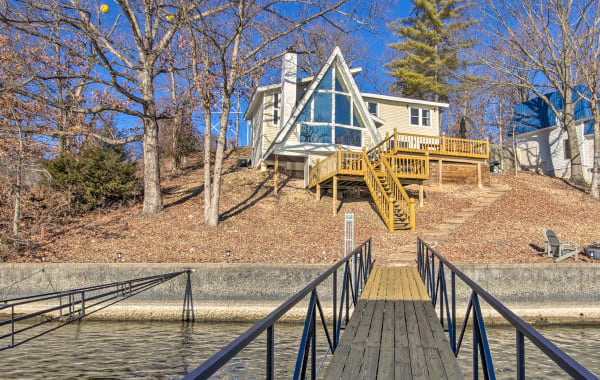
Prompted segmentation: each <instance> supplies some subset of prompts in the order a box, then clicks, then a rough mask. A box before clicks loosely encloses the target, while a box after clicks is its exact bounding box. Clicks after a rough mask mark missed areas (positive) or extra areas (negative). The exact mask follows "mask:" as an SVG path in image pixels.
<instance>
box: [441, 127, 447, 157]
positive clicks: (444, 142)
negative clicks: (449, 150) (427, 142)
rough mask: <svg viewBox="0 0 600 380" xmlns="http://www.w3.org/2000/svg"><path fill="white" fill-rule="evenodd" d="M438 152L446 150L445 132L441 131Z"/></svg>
mask: <svg viewBox="0 0 600 380" xmlns="http://www.w3.org/2000/svg"><path fill="white" fill-rule="evenodd" d="M440 152H441V153H445V152H446V132H442V145H441V146H440Z"/></svg>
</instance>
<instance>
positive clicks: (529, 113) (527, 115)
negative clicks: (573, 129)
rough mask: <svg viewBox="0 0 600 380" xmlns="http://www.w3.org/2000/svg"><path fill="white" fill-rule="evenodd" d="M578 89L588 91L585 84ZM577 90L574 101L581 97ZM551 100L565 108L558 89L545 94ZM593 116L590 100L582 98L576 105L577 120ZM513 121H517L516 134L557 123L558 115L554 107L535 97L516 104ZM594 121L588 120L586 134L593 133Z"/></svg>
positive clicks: (555, 105)
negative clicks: (553, 109)
mask: <svg viewBox="0 0 600 380" xmlns="http://www.w3.org/2000/svg"><path fill="white" fill-rule="evenodd" d="M575 88H576V89H577V91H579V92H581V93H585V92H588V90H587V88H586V87H585V86H576V87H575ZM577 91H573V97H572V99H573V101H574V102H575V101H577V100H578V99H579V94H578V93H577ZM545 96H546V97H547V98H548V100H550V102H551V103H552V105H554V107H555V108H556V109H557V110H559V111H560V110H562V109H563V108H564V103H563V99H562V96H561V95H560V94H559V93H558V91H554V92H550V93H548V94H545ZM591 117H592V112H591V107H590V102H588V101H587V100H585V99H582V100H580V101H579V102H578V103H577V104H576V105H575V120H586V119H589V118H591ZM513 123H516V124H517V125H516V128H515V134H520V133H525V132H532V131H535V130H538V129H542V128H547V127H552V126H555V125H556V115H555V114H554V112H552V109H550V107H549V106H548V104H547V103H546V102H545V101H544V100H542V98H540V97H537V96H536V97H535V98H533V99H530V100H528V101H526V102H524V103H519V104H517V105H516V106H515V113H514V116H513ZM592 125H593V122H592V121H591V120H588V121H587V122H586V123H585V125H584V134H586V135H590V134H593V133H594V131H593V128H592Z"/></svg>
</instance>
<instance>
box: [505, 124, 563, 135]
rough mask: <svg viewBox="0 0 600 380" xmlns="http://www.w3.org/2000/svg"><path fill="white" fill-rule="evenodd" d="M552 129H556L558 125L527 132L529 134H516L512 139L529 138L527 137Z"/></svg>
mask: <svg viewBox="0 0 600 380" xmlns="http://www.w3.org/2000/svg"><path fill="white" fill-rule="evenodd" d="M554 128H558V125H552V126H550V127H544V128H540V129H536V130H534V131H529V132H522V133H517V134H516V135H513V136H512V137H513V138H514V137H517V138H518V137H519V136H529V135H533V134H536V133H538V132H546V131H549V130H551V129H554Z"/></svg>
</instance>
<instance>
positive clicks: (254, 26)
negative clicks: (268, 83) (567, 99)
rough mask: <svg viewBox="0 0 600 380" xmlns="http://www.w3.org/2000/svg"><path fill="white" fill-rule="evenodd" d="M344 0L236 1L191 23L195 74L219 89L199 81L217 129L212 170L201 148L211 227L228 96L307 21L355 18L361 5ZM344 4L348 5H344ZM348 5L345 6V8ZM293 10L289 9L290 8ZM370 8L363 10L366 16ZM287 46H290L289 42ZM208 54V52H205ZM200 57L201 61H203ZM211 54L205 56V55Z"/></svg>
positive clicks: (205, 106) (215, 212)
mask: <svg viewBox="0 0 600 380" xmlns="http://www.w3.org/2000/svg"><path fill="white" fill-rule="evenodd" d="M348 4H349V2H348V1H347V0H337V1H331V0H317V1H311V2H309V3H305V2H302V1H291V2H287V3H286V7H281V4H278V3H277V2H269V1H247V0H236V1H235V2H234V6H232V7H231V8H228V9H227V10H225V11H223V12H221V13H220V14H219V17H218V19H217V18H216V17H198V19H199V22H198V23H195V24H194V25H192V26H191V30H192V31H193V33H194V36H195V37H194V38H193V40H196V41H198V42H196V43H195V48H197V49H199V51H202V52H203V53H202V54H196V57H197V58H196V64H199V65H200V66H201V69H199V70H198V74H197V75H198V76H199V77H200V76H202V77H203V78H212V79H214V78H218V82H220V83H221V85H220V86H219V87H218V92H217V93H214V92H211V91H210V89H213V88H214V81H213V80H205V81H197V83H199V85H201V86H206V87H205V88H202V89H200V90H199V92H200V93H201V94H202V95H201V97H202V99H203V114H204V118H205V134H206V133H207V132H208V131H210V128H211V125H212V117H213V113H212V108H214V107H218V112H219V122H218V124H219V131H218V139H217V149H216V152H215V161H214V168H213V170H212V173H211V171H210V150H208V149H206V148H205V151H204V153H205V158H204V178H205V179H204V193H205V198H204V199H205V203H204V210H205V223H206V225H207V226H210V227H215V226H217V225H218V223H219V202H220V191H221V175H222V169H223V157H224V150H225V141H226V133H227V128H228V124H229V119H230V111H231V106H232V96H233V95H234V94H235V93H236V91H237V90H238V88H239V86H240V85H241V83H242V82H243V81H244V80H246V81H247V82H248V83H253V82H254V81H253V80H252V79H249V78H252V77H256V76H257V75H259V74H261V73H262V72H263V70H264V69H265V67H268V65H270V64H272V63H273V62H274V61H276V60H278V59H279V58H281V57H282V56H283V55H284V54H285V53H286V52H287V51H288V50H295V49H294V48H290V49H288V48H287V47H286V44H290V43H292V42H293V41H294V39H293V34H294V33H296V32H300V31H301V30H302V28H303V27H304V26H305V25H308V24H310V23H312V22H314V21H316V20H319V19H323V18H326V19H328V20H329V22H331V23H334V24H335V21H332V20H331V19H329V18H328V17H336V16H337V17H342V18H344V19H347V20H350V21H349V22H352V20H355V21H354V22H361V21H358V19H357V18H358V17H359V15H360V13H358V11H357V10H356V9H355V8H358V7H360V6H364V5H365V4H362V2H361V3H358V2H357V3H356V4H355V3H352V5H351V6H350V5H348ZM346 6H347V7H346ZM345 7H346V8H345ZM292 9H293V10H292ZM368 13H369V12H367V14H368ZM288 46H289V45H288ZM207 53H208V54H207ZM202 55H204V57H205V58H204V60H203V61H201V60H202V58H200V57H202ZM209 56H210V57H212V58H208V57H209Z"/></svg>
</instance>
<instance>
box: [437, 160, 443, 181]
mask: <svg viewBox="0 0 600 380" xmlns="http://www.w3.org/2000/svg"><path fill="white" fill-rule="evenodd" d="M442 170H443V168H442V160H441V159H439V160H438V185H439V186H440V187H442Z"/></svg>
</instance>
